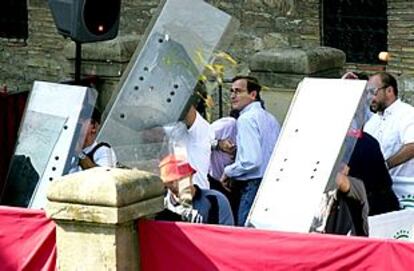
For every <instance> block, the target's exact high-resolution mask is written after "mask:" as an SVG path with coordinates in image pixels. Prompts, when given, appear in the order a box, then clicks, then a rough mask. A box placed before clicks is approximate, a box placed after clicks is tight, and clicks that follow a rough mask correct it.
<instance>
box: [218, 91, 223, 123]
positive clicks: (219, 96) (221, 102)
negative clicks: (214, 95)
mask: <svg viewBox="0 0 414 271" xmlns="http://www.w3.org/2000/svg"><path fill="white" fill-rule="evenodd" d="M218 100H219V118H222V117H223V85H222V84H221V83H219V85H218Z"/></svg>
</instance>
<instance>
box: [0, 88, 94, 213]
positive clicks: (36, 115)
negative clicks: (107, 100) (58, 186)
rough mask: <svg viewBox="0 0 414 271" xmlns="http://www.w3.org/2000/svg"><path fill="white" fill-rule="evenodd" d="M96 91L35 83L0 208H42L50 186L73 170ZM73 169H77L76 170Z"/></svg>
mask: <svg viewBox="0 0 414 271" xmlns="http://www.w3.org/2000/svg"><path fill="white" fill-rule="evenodd" d="M96 97H97V94H96V91H95V90H93V89H89V88H86V87H79V86H69V85H61V84H55V83H47V82H35V83H34V86H33V89H32V91H31V93H30V97H29V100H28V103H27V106H26V110H25V113H24V116H23V119H22V122H21V126H20V130H19V135H18V140H17V144H16V149H15V152H14V155H13V157H12V160H11V165H10V169H9V172H8V177H7V180H6V185H5V188H4V189H3V193H2V198H1V204H3V205H11V206H20V207H32V208H42V207H43V206H44V204H45V201H46V188H47V185H48V183H49V182H50V181H53V180H54V179H55V178H56V177H59V176H62V175H64V174H66V173H67V172H68V171H69V169H70V168H71V167H74V166H77V164H76V163H77V161H76V159H75V157H77V155H76V153H77V152H79V151H80V150H81V147H82V146H81V144H82V142H83V141H84V139H85V135H86V128H87V126H86V125H84V123H85V121H86V120H89V118H90V116H91V115H92V110H93V107H94V105H95V101H96ZM75 164H76V165H75Z"/></svg>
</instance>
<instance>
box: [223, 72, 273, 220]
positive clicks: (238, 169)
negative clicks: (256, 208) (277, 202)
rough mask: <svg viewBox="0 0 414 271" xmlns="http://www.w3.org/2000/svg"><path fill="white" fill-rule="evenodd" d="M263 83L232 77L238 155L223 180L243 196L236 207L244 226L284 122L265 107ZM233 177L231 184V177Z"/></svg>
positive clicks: (225, 170)
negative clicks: (261, 92) (261, 96)
mask: <svg viewBox="0 0 414 271" xmlns="http://www.w3.org/2000/svg"><path fill="white" fill-rule="evenodd" d="M260 90H261V86H260V84H259V83H258V81H257V79H256V78H254V77H250V76H237V77H235V78H233V80H232V86H231V95H230V101H231V106H232V109H233V110H237V111H239V112H240V116H239V117H238V119H237V122H236V129H237V135H236V144H237V150H236V158H235V161H234V163H232V164H230V165H228V166H226V167H225V169H224V173H223V176H222V178H221V181H222V182H223V184H224V185H225V186H227V187H231V190H232V193H236V194H238V195H239V202H238V203H234V202H233V205H235V206H236V207H235V206H232V207H233V209H237V210H234V211H235V212H234V215H235V217H236V219H235V220H236V222H237V223H236V224H237V225H239V226H243V225H244V223H245V221H246V218H247V215H248V213H249V211H250V207H251V205H252V203H253V200H254V198H255V196H256V193H257V190H258V188H259V185H260V182H261V180H262V178H263V174H264V172H265V170H266V167H267V164H268V162H269V159H270V156H271V154H272V151H273V148H274V146H275V143H276V140H277V138H278V136H279V131H280V125H279V123H278V122H277V120H276V119H275V118H274V117H273V116H272V115H271V114H270V113H269V112H267V111H266V110H264V109H263V105H262V100H261V98H260ZM230 179H231V184H230V181H229V180H230Z"/></svg>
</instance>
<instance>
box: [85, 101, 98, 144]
mask: <svg viewBox="0 0 414 271" xmlns="http://www.w3.org/2000/svg"><path fill="white" fill-rule="evenodd" d="M87 125H88V127H87V131H86V136H85V141H84V143H83V148H85V147H87V146H90V145H92V144H93V142H94V141H95V139H96V136H97V135H98V131H99V127H100V125H101V112H100V111H99V109H97V108H96V107H95V108H94V109H93V112H92V116H91V118H90V119H88V120H87Z"/></svg>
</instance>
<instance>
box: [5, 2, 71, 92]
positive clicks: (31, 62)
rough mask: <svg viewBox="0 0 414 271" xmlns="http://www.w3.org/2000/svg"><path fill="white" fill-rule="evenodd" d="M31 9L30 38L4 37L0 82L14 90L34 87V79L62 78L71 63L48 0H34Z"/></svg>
mask: <svg viewBox="0 0 414 271" xmlns="http://www.w3.org/2000/svg"><path fill="white" fill-rule="evenodd" d="M28 9H29V38H28V39H27V41H26V42H25V41H13V40H7V39H1V40H0V46H1V47H0V51H1V54H0V85H3V84H5V85H7V87H8V89H9V90H11V91H13V90H27V89H30V88H31V86H32V84H33V81H34V80H45V81H59V80H62V79H64V78H65V67H66V66H67V65H68V62H67V61H66V58H65V57H64V55H63V53H62V51H63V48H64V45H65V43H66V41H65V40H64V39H63V38H62V37H61V36H59V35H57V32H56V28H55V25H54V23H53V19H52V17H51V13H50V11H49V7H48V6H47V1H42V0H32V1H30V4H29V6H28Z"/></svg>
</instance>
